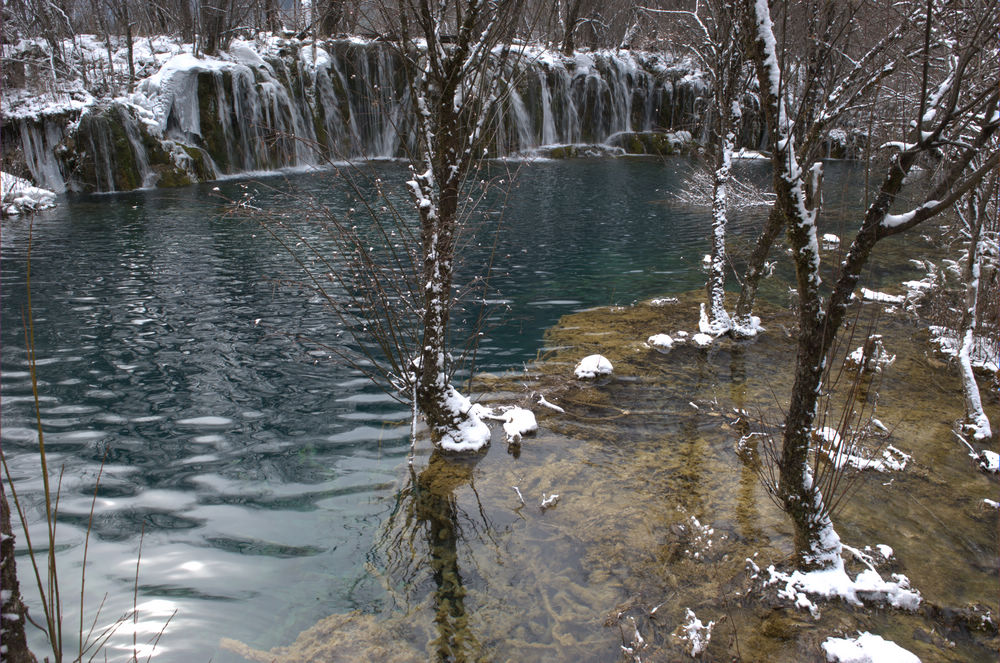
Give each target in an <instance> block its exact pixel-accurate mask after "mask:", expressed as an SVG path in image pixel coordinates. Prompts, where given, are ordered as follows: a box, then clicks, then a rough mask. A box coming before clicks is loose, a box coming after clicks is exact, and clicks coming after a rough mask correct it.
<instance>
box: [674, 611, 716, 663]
mask: <svg viewBox="0 0 1000 663" xmlns="http://www.w3.org/2000/svg"><path fill="white" fill-rule="evenodd" d="M686 610H687V613H686V621H685V622H684V623H683V624H681V626H680V628H679V630H680V633H679V635H678V637H679V638H680V639H681V640H683V641H684V642H686V643H687V648H688V653H689V654H691V658H698V656H700V655H701V654H702V652H704V651H705V648H706V647H708V643H709V642H710V641H711V640H712V628H713V627H714V626H715V622H709V623H707V624H704V623H702V621H701V620H700V619H698V617H696V616H695V614H694V610H692V609H691V608H687V609H686Z"/></svg>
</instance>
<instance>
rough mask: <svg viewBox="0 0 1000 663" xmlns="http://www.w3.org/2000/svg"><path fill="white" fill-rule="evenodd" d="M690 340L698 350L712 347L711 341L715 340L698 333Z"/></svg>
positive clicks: (707, 335)
mask: <svg viewBox="0 0 1000 663" xmlns="http://www.w3.org/2000/svg"><path fill="white" fill-rule="evenodd" d="M691 340H692V341H693V342H694V344H695V345H697V346H698V347H699V348H707V347H708V346H710V345H712V341H714V340H715V339H714V338H713V337H712V336H710V335H709V334H702V333H698V334H695V335H694V336H692V337H691Z"/></svg>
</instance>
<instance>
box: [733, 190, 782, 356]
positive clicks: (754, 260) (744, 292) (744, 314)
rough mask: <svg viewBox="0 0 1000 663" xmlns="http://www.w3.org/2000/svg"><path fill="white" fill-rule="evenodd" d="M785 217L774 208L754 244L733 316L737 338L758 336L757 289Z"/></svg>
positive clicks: (776, 207)
mask: <svg viewBox="0 0 1000 663" xmlns="http://www.w3.org/2000/svg"><path fill="white" fill-rule="evenodd" d="M784 222H785V217H784V215H783V214H782V213H781V210H780V209H778V206H777V205H775V206H772V207H771V212H770V214H768V216H767V221H766V222H765V224H764V228H763V229H762V230H761V232H760V234H759V235H758V236H757V243H756V244H754V247H753V252H752V253H751V254H750V259H749V261H747V269H746V272H745V273H744V275H743V286H742V287H741V288H740V296H739V299H737V300H736V313H735V315H734V316H733V333H734V334H736V335H737V336H744V337H749V336H756V335H757V328H758V327H757V325H756V324H754V319H753V308H754V305H755V304H756V302H757V289H758V288H759V287H760V280H761V278H763V276H764V267H765V265H766V264H767V256H768V254H769V253H770V252H771V247H772V246H774V242H775V240H777V239H778V233H779V232H781V229H782V228H783V227H784Z"/></svg>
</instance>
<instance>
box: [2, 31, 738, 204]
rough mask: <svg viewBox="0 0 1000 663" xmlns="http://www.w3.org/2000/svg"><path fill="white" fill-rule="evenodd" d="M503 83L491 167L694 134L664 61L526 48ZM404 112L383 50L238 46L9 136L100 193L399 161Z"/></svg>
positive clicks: (692, 118) (681, 67)
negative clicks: (653, 136) (356, 161)
mask: <svg viewBox="0 0 1000 663" xmlns="http://www.w3.org/2000/svg"><path fill="white" fill-rule="evenodd" d="M507 74H508V75H506V76H505V80H508V81H510V83H509V84H510V89H509V91H510V95H509V97H508V102H507V103H506V104H505V105H504V107H503V108H502V109H499V112H498V114H497V120H496V121H497V126H496V136H497V138H496V140H495V142H494V147H493V148H492V149H493V151H494V154H496V155H497V156H503V155H509V154H513V153H518V152H525V151H531V150H534V149H536V148H539V147H541V146H545V145H563V144H598V143H605V142H607V141H608V140H609V139H610V138H612V137H614V136H616V135H619V134H622V133H623V132H651V131H671V130H675V131H676V130H686V131H690V132H692V133H697V132H698V129H699V128H700V126H701V124H702V118H701V117H700V114H699V108H698V107H699V103H698V100H699V99H700V98H702V97H703V96H704V95H705V94H706V93H707V89H706V86H705V84H704V82H703V80H702V78H701V77H700V76H698V75H697V73H696V72H694V71H693V70H692V68H691V67H690V66H688V65H687V64H685V63H680V62H675V61H673V60H671V59H669V58H667V57H665V56H661V55H655V54H635V53H631V52H621V53H613V52H599V53H584V54H577V55H575V56H572V57H564V56H561V55H556V54H553V53H551V52H548V51H540V50H530V51H528V52H526V53H525V54H524V56H523V58H522V59H521V61H520V62H519V63H517V64H516V65H515V66H514V67H513V69H512V70H510V71H509V72H507ZM112 111H114V112H112ZM412 113H413V111H412V104H411V103H410V98H409V85H408V84H407V79H406V71H405V68H404V66H403V63H402V61H401V59H400V58H399V57H398V55H397V54H396V52H395V51H393V50H392V48H391V47H390V46H388V45H386V44H381V43H377V42H358V41H355V40H332V41H328V42H324V43H323V44H305V45H303V44H301V43H300V42H295V41H287V40H286V41H279V42H275V43H272V44H271V48H270V50H269V51H268V52H267V53H266V54H265V55H264V56H261V55H259V54H257V52H255V51H254V50H253V49H252V48H251V47H250V45H249V44H247V43H246V42H238V43H237V44H236V45H235V46H234V47H233V48H232V49H231V50H230V53H229V54H228V56H227V59H221V60H207V59H196V58H194V57H193V56H191V55H189V54H181V55H177V56H175V57H173V58H171V59H169V60H168V61H167V62H166V63H164V64H163V66H162V67H161V68H160V70H159V71H158V72H157V73H156V74H154V75H153V76H150V77H149V78H147V79H145V80H143V81H141V82H140V84H139V85H138V87H137V89H136V92H135V93H134V94H132V95H130V96H129V97H123V98H119V99H117V100H114V101H113V102H110V103H105V104H98V105H94V106H91V107H90V108H88V109H87V110H85V111H84V112H83V113H82V116H79V119H78V121H77V122H76V124H75V126H74V127H73V128H72V129H69V130H67V129H66V127H67V126H68V125H69V124H70V122H69V121H67V119H66V118H61V119H60V120H56V119H52V120H37V121H29V120H22V121H21V123H20V125H19V133H20V137H21V144H22V146H23V150H24V153H25V162H26V165H27V167H28V169H29V170H30V171H31V173H32V175H33V176H34V178H35V180H36V182H38V183H39V185H41V186H45V187H47V188H52V189H56V190H60V191H61V190H64V189H66V188H69V189H71V190H97V191H112V190H122V189H127V188H136V187H139V186H151V185H156V184H159V185H165V186H170V185H178V184H185V183H188V182H194V181H198V180H204V179H210V178H213V177H217V176H218V175H223V174H236V173H241V172H247V171H260V170H273V169H278V168H284V167H294V166H308V165H314V164H317V163H322V162H323V161H324V160H326V159H332V160H342V159H349V158H358V157H399V156H403V155H405V154H406V153H408V152H409V151H410V150H411V148H412V147H413V144H412V139H413V132H412V131H411V130H410V126H411V124H412V122H413V119H412ZM88 117H89V118H91V119H90V120H89V121H88ZM116 125H117V127H116ZM755 140H756V138H755ZM123 170H124V171H126V172H122V171H123Z"/></svg>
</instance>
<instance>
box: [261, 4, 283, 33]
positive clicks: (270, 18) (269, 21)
mask: <svg viewBox="0 0 1000 663" xmlns="http://www.w3.org/2000/svg"><path fill="white" fill-rule="evenodd" d="M264 27H265V29H266V30H268V31H270V32H275V33H276V32H278V30H280V29H281V20H280V19H279V18H278V0H264Z"/></svg>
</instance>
